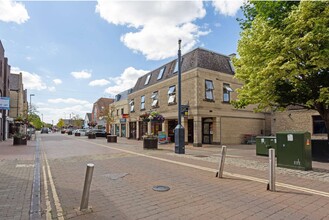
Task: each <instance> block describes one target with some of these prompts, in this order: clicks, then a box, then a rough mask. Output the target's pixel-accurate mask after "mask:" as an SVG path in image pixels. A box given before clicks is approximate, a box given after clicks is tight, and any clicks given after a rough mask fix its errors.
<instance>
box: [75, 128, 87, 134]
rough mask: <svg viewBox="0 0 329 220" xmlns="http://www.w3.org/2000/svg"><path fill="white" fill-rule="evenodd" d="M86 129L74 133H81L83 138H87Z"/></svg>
mask: <svg viewBox="0 0 329 220" xmlns="http://www.w3.org/2000/svg"><path fill="white" fill-rule="evenodd" d="M86 131H87V130H86V129H76V130H74V131H73V133H80V135H81V136H86Z"/></svg>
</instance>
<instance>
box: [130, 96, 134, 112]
mask: <svg viewBox="0 0 329 220" xmlns="http://www.w3.org/2000/svg"><path fill="white" fill-rule="evenodd" d="M129 105H130V112H134V111H135V103H134V100H133V99H132V100H130V102H129Z"/></svg>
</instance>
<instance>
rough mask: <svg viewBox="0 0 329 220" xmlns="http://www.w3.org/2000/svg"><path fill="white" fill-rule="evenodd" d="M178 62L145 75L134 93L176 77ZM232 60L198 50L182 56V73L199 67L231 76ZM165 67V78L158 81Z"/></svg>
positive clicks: (138, 82) (224, 56)
mask: <svg viewBox="0 0 329 220" xmlns="http://www.w3.org/2000/svg"><path fill="white" fill-rule="evenodd" d="M176 61H177V59H175V60H172V61H171V62H169V63H167V64H164V65H163V66H161V67H159V68H157V69H155V70H153V71H151V72H149V73H147V74H145V75H144V76H142V77H140V78H138V80H137V82H136V84H135V87H134V89H133V91H138V90H141V89H143V88H145V87H148V86H151V85H154V84H157V83H159V82H161V81H163V80H166V79H168V78H171V77H176V76H177V72H175V73H173V72H174V69H175V65H176ZM230 61H231V58H230V57H229V56H226V55H223V54H219V53H216V52H214V51H210V50H207V49H203V48H196V49H194V50H192V51H190V52H188V53H186V54H184V55H183V56H182V64H181V65H182V69H181V70H182V73H184V72H187V71H189V70H192V69H195V68H197V67H200V68H204V69H209V70H213V71H217V72H221V73H225V74H229V75H234V70H233V69H232V68H233V67H232V66H231V63H230ZM163 67H165V70H164V73H163V76H162V78H161V79H159V80H158V76H159V73H160V70H161V69H162V68H163ZM150 74H151V77H150V79H149V83H147V85H145V82H146V80H147V77H148V76H149V75H150Z"/></svg>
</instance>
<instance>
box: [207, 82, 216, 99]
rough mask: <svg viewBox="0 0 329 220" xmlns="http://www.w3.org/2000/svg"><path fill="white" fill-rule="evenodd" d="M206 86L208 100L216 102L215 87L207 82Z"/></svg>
mask: <svg viewBox="0 0 329 220" xmlns="http://www.w3.org/2000/svg"><path fill="white" fill-rule="evenodd" d="M205 85H206V100H214V94H213V90H214V85H213V83H212V81H211V80H206V81H205Z"/></svg>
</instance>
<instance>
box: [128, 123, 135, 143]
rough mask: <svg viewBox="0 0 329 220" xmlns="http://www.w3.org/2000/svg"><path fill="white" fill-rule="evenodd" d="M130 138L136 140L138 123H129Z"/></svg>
mask: <svg viewBox="0 0 329 220" xmlns="http://www.w3.org/2000/svg"><path fill="white" fill-rule="evenodd" d="M129 138H131V139H136V122H130V123H129Z"/></svg>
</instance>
